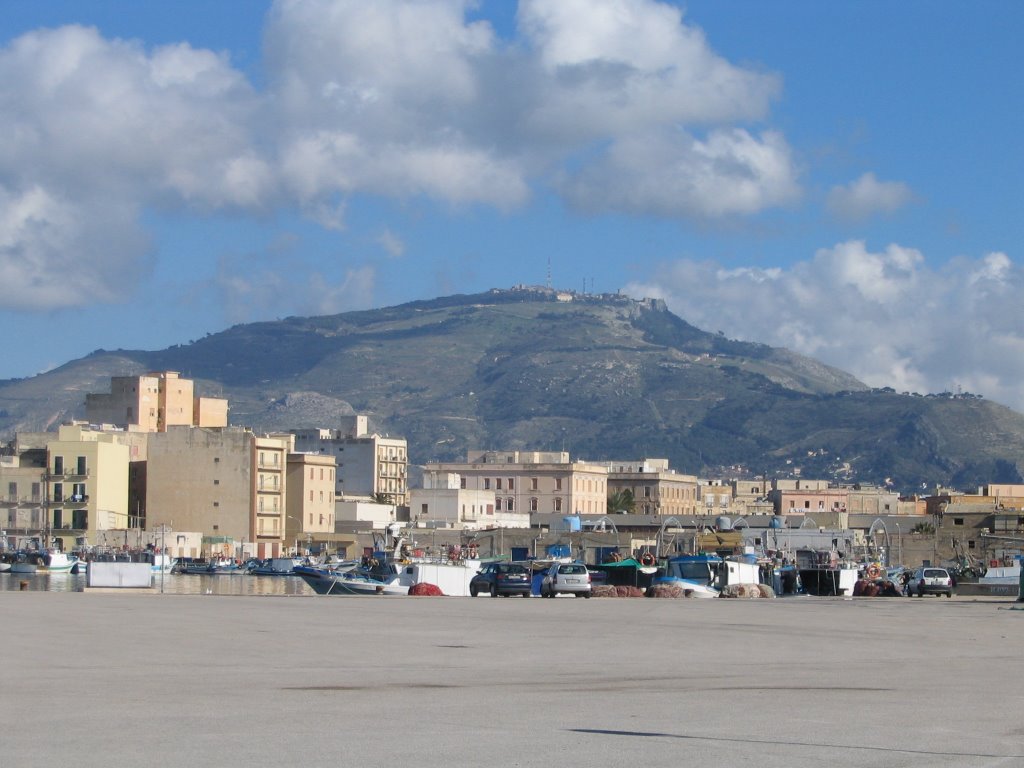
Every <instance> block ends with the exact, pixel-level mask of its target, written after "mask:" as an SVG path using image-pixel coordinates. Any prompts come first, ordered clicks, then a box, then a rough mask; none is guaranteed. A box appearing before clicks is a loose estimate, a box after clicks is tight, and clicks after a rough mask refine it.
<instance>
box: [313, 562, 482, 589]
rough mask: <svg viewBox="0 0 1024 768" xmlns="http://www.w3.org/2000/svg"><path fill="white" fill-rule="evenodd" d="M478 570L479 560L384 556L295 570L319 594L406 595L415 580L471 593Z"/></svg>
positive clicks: (418, 582) (441, 587)
mask: <svg viewBox="0 0 1024 768" xmlns="http://www.w3.org/2000/svg"><path fill="white" fill-rule="evenodd" d="M478 570H480V561H479V560H460V561H457V562H452V561H443V562H438V561H419V560H391V559H384V560H382V561H378V562H377V563H376V564H375V565H371V566H370V567H369V568H355V569H353V570H350V571H346V572H341V573H338V572H336V571H332V570H329V569H327V568H317V567H313V566H299V567H297V568H296V569H295V573H296V574H297V575H299V576H301V577H302V580H303V581H305V582H306V583H307V584H308V585H309V586H310V587H312V588H313V591H314V592H316V593H317V594H318V595H379V596H382V597H385V596H393V595H407V594H409V587H411V586H413V585H414V584H433V585H434V586H436V587H437V588H438V589H440V590H441V592H443V593H444V594H445V595H448V596H455V597H468V596H469V582H470V581H471V580H472V578H473V576H474V575H476V572H477V571H478Z"/></svg>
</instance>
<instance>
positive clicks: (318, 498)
mask: <svg viewBox="0 0 1024 768" xmlns="http://www.w3.org/2000/svg"><path fill="white" fill-rule="evenodd" d="M334 476H335V464H334V457H333V456H323V455H320V454H314V453H289V454H288V475H287V482H286V486H287V492H286V502H285V506H286V516H285V532H284V538H285V545H286V546H287V545H288V544H291V546H292V548H293V549H295V550H297V551H306V550H309V549H310V548H311V547H310V545H311V544H312V543H313V542H323V541H326V540H328V539H331V538H332V534H333V533H334V479H335V477H334Z"/></svg>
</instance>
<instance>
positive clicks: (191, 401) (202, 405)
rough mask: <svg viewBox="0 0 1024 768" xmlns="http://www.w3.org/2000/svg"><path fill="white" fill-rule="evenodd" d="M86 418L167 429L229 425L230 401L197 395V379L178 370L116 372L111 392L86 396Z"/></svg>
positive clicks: (153, 429) (149, 429) (147, 429)
mask: <svg viewBox="0 0 1024 768" xmlns="http://www.w3.org/2000/svg"><path fill="white" fill-rule="evenodd" d="M85 410H86V418H87V419H88V421H89V422H90V423H92V424H113V425H115V426H118V427H121V428H123V429H136V430H141V431H143V432H166V431H167V429H168V427H175V426H189V425H191V426H198V427H226V426H227V424H228V401H227V400H225V399H223V398H216V397H196V395H195V383H194V382H193V381H192V380H191V379H183V378H181V376H180V375H179V374H178V373H177V372H176V371H161V372H154V373H148V374H146V375H145V376H113V377H111V379H110V392H109V393H98V394H87V395H86V396H85Z"/></svg>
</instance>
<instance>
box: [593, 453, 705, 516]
mask: <svg viewBox="0 0 1024 768" xmlns="http://www.w3.org/2000/svg"><path fill="white" fill-rule="evenodd" d="M602 463H604V462H602ZM604 466H606V467H607V468H608V494H609V496H611V495H614V494H615V493H616V492H618V491H629V492H630V493H632V494H633V501H634V504H635V505H634V508H633V512H634V513H636V514H638V515H672V516H675V515H687V516H691V515H695V514H697V498H698V496H697V478H696V477H695V476H694V475H682V474H678V473H677V472H676V471H675V470H672V469H669V466H668V459H643V460H642V461H633V462H620V461H614V462H608V463H606V464H604Z"/></svg>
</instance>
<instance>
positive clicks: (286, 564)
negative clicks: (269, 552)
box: [247, 557, 305, 576]
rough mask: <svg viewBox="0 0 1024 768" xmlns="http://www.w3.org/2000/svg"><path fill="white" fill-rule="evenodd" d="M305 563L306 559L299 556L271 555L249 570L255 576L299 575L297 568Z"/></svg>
mask: <svg viewBox="0 0 1024 768" xmlns="http://www.w3.org/2000/svg"><path fill="white" fill-rule="evenodd" d="M304 564H305V561H304V560H302V558H298V557H271V558H268V559H266V560H262V561H260V562H258V563H256V564H255V565H252V566H251V567H249V568H248V569H247V570H248V572H249V573H250V574H252V575H253V576H297V575H298V574H297V573H296V572H295V568H296V567H297V566H300V565H304Z"/></svg>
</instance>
